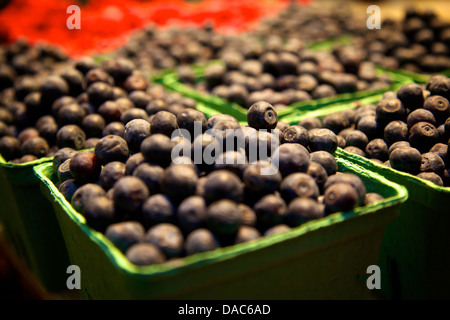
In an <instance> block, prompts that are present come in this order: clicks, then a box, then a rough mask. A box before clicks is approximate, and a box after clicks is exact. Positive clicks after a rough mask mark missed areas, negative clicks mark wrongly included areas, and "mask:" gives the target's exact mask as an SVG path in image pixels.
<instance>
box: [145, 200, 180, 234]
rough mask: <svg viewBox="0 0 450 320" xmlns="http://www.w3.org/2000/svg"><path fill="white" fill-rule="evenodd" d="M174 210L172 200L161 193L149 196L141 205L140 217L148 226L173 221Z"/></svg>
mask: <svg viewBox="0 0 450 320" xmlns="http://www.w3.org/2000/svg"><path fill="white" fill-rule="evenodd" d="M175 212H176V208H175V206H174V204H173V202H172V201H171V200H170V198H169V197H168V196H166V195H163V194H155V195H153V196H150V197H149V198H147V199H146V200H145V201H144V203H143V205H142V218H143V221H144V224H145V226H146V227H148V228H149V227H152V226H154V225H156V224H158V223H173V222H174V221H175Z"/></svg>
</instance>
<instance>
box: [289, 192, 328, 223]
mask: <svg viewBox="0 0 450 320" xmlns="http://www.w3.org/2000/svg"><path fill="white" fill-rule="evenodd" d="M323 216H324V212H323V209H322V207H321V206H320V204H319V202H317V201H316V200H313V199H310V198H297V199H294V200H292V201H291V202H290V203H289V207H288V208H287V212H286V223H287V224H288V225H289V226H291V227H297V226H299V225H301V224H303V223H305V222H308V221H310V220H314V219H319V218H322V217H323Z"/></svg>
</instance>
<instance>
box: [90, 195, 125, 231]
mask: <svg viewBox="0 0 450 320" xmlns="http://www.w3.org/2000/svg"><path fill="white" fill-rule="evenodd" d="M83 216H84V218H85V219H86V223H87V224H88V225H89V226H90V227H91V228H93V229H95V230H97V231H100V232H104V231H105V229H106V228H107V227H108V226H109V225H111V224H113V223H114V222H116V221H117V217H116V214H115V210H114V204H113V202H112V201H111V200H109V199H108V198H107V197H106V196H100V197H94V198H91V199H90V200H89V201H88V202H87V203H85V205H84V208H83Z"/></svg>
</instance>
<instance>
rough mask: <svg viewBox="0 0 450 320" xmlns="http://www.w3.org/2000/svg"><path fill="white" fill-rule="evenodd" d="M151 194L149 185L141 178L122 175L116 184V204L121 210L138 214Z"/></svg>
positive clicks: (114, 195) (114, 196)
mask: <svg viewBox="0 0 450 320" xmlns="http://www.w3.org/2000/svg"><path fill="white" fill-rule="evenodd" d="M149 194H150V193H149V191H148V188H147V186H146V185H145V183H144V182H143V181H142V180H141V179H139V178H136V177H130V176H125V177H122V178H121V179H119V180H118V181H117V182H116V183H115V184H114V194H113V198H114V206H115V208H116V209H117V210H118V211H119V212H126V213H129V214H131V215H133V214H137V213H139V212H140V211H141V207H142V204H143V203H144V201H145V199H147V198H148V196H149Z"/></svg>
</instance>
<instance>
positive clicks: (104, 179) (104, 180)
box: [100, 161, 125, 191]
mask: <svg viewBox="0 0 450 320" xmlns="http://www.w3.org/2000/svg"><path fill="white" fill-rule="evenodd" d="M124 175H125V164H124V163H123V162H119V161H113V162H109V163H108V164H106V165H105V166H104V167H103V168H102V169H101V172H100V184H101V186H102V188H103V189H105V191H108V190H109V189H111V188H112V187H113V186H114V184H115V183H116V182H117V181H118V180H119V179H120V178H122V177H123V176H124Z"/></svg>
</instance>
